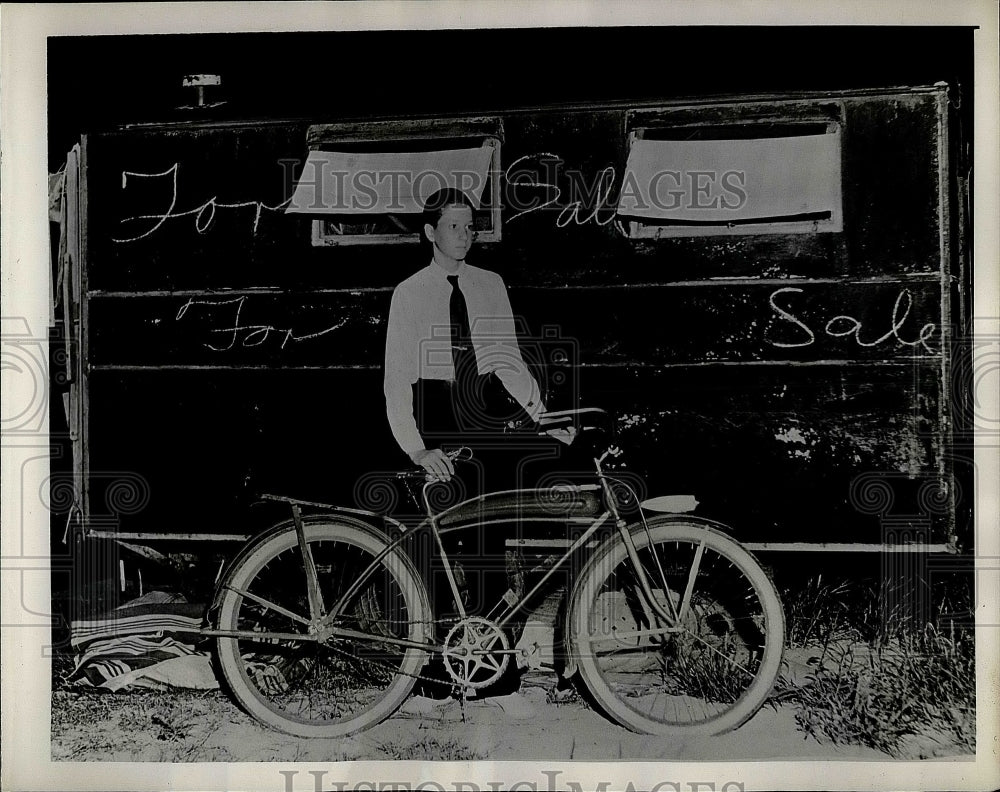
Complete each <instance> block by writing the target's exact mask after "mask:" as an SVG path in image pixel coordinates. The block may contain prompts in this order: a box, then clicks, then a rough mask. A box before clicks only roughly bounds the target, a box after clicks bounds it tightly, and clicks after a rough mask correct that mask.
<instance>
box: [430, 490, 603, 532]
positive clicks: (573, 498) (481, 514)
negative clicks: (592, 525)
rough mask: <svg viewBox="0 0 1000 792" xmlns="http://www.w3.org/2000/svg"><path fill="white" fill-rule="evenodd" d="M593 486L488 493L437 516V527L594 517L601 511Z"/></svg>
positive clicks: (598, 497)
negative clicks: (505, 519)
mask: <svg viewBox="0 0 1000 792" xmlns="http://www.w3.org/2000/svg"><path fill="white" fill-rule="evenodd" d="M599 489H600V488H599V487H598V486H597V485H581V486H572V485H569V486H563V487H553V488H548V489H530V490H513V491H506V492H490V493H486V494H485V495H480V496H479V497H478V498H473V499H472V500H469V501H464V502H463V503H459V504H457V505H455V506H452V507H451V508H450V509H448V510H447V511H444V512H442V513H441V514H439V515H438V524H439V525H441V527H447V526H452V525H458V524H459V523H463V522H472V521H476V520H485V519H493V518H496V517H508V516H510V517H518V518H526V517H535V518H538V517H549V518H553V517H555V518H562V519H565V518H569V517H594V516H596V515H597V514H599V513H600V511H601V500H600V495H599Z"/></svg>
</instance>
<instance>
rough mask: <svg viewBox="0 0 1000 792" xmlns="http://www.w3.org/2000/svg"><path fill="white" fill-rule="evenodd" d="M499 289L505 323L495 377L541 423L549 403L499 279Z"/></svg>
mask: <svg viewBox="0 0 1000 792" xmlns="http://www.w3.org/2000/svg"><path fill="white" fill-rule="evenodd" d="M497 281H498V288H497V292H496V295H495V296H496V304H497V313H498V317H497V319H499V320H500V323H501V328H502V330H501V336H502V339H503V341H502V347H503V348H502V353H501V355H500V357H499V359H497V360H496V363H495V365H496V367H495V369H494V372H493V373H494V374H496V376H497V378H498V379H499V380H500V382H502V383H503V386H504V387H505V388H506V389H507V392H508V393H509V394H510V395H511V396H513V397H514V399H515V400H516V401H517V403H518V404H520V405H521V407H522V408H523V409H524V411H525V413H527V414H528V417H529V418H531V420H532V421H537V420H538V416H539V415H541V414H542V413H543V412H545V404H544V403H543V402H542V391H541V388H539V387H538V382H537V381H536V380H535V378H534V377H533V376H532V375H531V371H530V370H529V369H528V366H527V365H526V364H525V362H524V358H522V357H521V349H520V346H519V345H518V343H517V332H516V330H515V328H514V313H513V311H512V309H511V307H510V298H509V297H508V296H507V287H506V286H505V285H504V282H503V280H502V279H501V278H500V277H499V276H497Z"/></svg>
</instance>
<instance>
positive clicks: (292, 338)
mask: <svg viewBox="0 0 1000 792" xmlns="http://www.w3.org/2000/svg"><path fill="white" fill-rule="evenodd" d="M246 300H247V298H246V297H245V296H244V297H234V298H232V299H229V300H194V299H190V300H188V301H187V302H186V303H184V305H182V306H181V307H180V310H178V311H177V316H175V317H174V319H175V320H176V321H180V320H181V319H183V318H184V317H185V315H187V313H188V310H189V309H191V308H195V307H197V308H202V309H207V310H208V311H209V312H213V311H214V310H215V309H219V308H226V307H227V306H229V312H230V314H231V315H232V320H231V321H232V325H231V326H230V327H217V328H212V329H211V330H209V332H210V333H219V334H222V338H221V340H220V343H225V346H219V345H216V344H209V343H207V342H206V343H204V344H203V346H205V347H207V348H208V349H211V350H212V351H213V352H228V351H229V350H231V349H233V348H235V347H236V346H237V345H239V346H243V347H256V346H260V345H261V344H263V343H264V342H265V341H267V340H268V338H269V337H270V336H271V333H274V334H275V337H276V338H280V339H281V343H280V348H281V349H284V348H285V347H286V346H287V345H288V344H289V343H298V342H301V341H310V340H312V339H314V338H319V337H320V336H323V335H326V334H327V333H332V332H333V331H334V330H337V329H339V328H341V327H343V326H344V325H345V324H346V323H347V320H346V319H341V320H340V321H339V322H337V324H335V325H332V326H330V327H328V328H326V329H325V330H320V331H319V332H317V333H303V334H301V335H299V334H296V332H295V331H294V330H293V329H292V328H285V329H280V328H277V327H275V326H274V325H262V324H254V325H250V324H246V325H245V324H241V323H240V313H241V312H242V310H243V306H244V304H245V303H246ZM233 308H235V312H233Z"/></svg>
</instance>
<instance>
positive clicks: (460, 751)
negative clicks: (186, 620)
mask: <svg viewBox="0 0 1000 792" xmlns="http://www.w3.org/2000/svg"><path fill="white" fill-rule="evenodd" d="M915 749H916V750H917V751H918V753H922V754H923V755H927V745H926V744H925V742H922V743H921V745H920V746H915ZM950 752H951V755H960V754H961V753H962V752H961V751H960V750H958V749H957V748H955V747H954V746H952V747H951V749H950ZM934 753H935V755H938V756H941V755H948V754H949V748H948V746H941V745H937V746H935V751H934ZM723 756H724V757H726V759H727V760H730V759H731V760H750V759H757V760H779V759H827V760H835V759H864V760H872V761H885V760H886V759H890V758H893V757H890V756H888V755H887V754H884V753H882V752H879V751H876V750H873V749H871V748H864V747H859V746H846V745H835V744H832V743H829V742H820V741H819V740H817V739H816V738H814V737H810V736H808V735H806V734H805V733H803V732H802V731H801V730H800V729H799V727H798V726H797V725H796V719H795V708H794V707H793V706H791V705H788V704H780V703H776V704H769V705H766V706H765V707H764V708H763V709H762V710H761V711H760V712H759V713H757V715H756V716H754V717H753V718H752V719H751V720H750V721H749V722H748V723H746V724H745V725H744V726H742V727H741V728H739V729H737V730H736V731H733V732H730V733H728V734H724V735H721V736H718V737H700V738H691V739H686V740H685V739H665V738H662V737H650V736H648V735H640V734H634V733H632V732H630V731H628V730H626V729H623V728H621V727H619V726H617V725H615V724H613V723H611V722H610V721H609V720H608V719H607V718H605V717H604V716H603V715H602V714H600V713H598V712H596V711H594V710H593V709H591V708H590V707H589V706H588V704H587V702H586V701H585V700H584V699H583V698H581V697H580V696H578V695H576V694H575V692H574V691H572V690H567V691H563V690H557V689H556V677H555V676H554V675H552V674H543V673H537V672H536V673H533V674H530V675H529V676H527V677H526V678H525V680H524V681H523V682H522V686H521V693H520V695H519V696H518V697H517V698H516V699H499V698H498V699H484V700H482V701H477V700H470V701H468V702H467V703H466V705H465V707H464V708H463V706H462V704H461V703H460V702H459V701H458V700H455V699H445V700H443V701H433V700H430V699H422V698H418V697H412V698H411V699H409V700H408V701H407V702H406V703H405V704H404V706H403V707H402V708H401V709H400V711H399V712H397V713H396V714H395V715H394V716H393V717H391V718H389V719H388V720H386V721H384V722H383V723H380V724H378V725H377V726H375V727H373V728H371V729H369V730H367V731H365V732H362V733H361V734H358V735H354V736H352V737H349V738H346V739H337V740H306V739H301V738H298V737H292V736H289V735H285V734H281V733H279V732H275V731H271V730H268V729H266V728H264V727H263V726H260V725H259V724H258V723H257V722H256V721H254V720H253V719H251V718H250V717H249V716H248V715H246V714H245V713H244V712H242V711H241V710H240V709H239V708H238V707H237V706H236V705H235V704H233V703H232V701H231V700H230V699H229V698H228V697H227V696H226V695H225V694H224V693H223V692H221V691H208V692H204V693H192V692H185V691H175V692H169V693H164V692H150V691H137V692H131V693H117V694H96V693H81V692H74V691H57V692H55V693H54V694H53V701H52V759H53V760H54V761H60V760H67V761H137V762H143V761H148V762H249V761H253V762H303V761H323V762H329V761H339V760H353V759H361V760H379V759H380V760H393V759H439V760H477V759H487V758H488V759H492V760H505V759H507V760H522V761H532V760H535V761H540V760H545V761H565V760H574V759H575V760H616V759H625V760H630V759H631V760H640V759H646V760H718V759H719V757H723ZM897 758H898V757H897ZM909 758H917V756H913V757H909Z"/></svg>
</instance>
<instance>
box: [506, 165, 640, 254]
mask: <svg viewBox="0 0 1000 792" xmlns="http://www.w3.org/2000/svg"><path fill="white" fill-rule="evenodd" d="M563 161H564V160H563V158H562V157H560V156H559V155H558V154H553V153H551V152H548V151H540V152H536V153H534V154H525V155H524V156H523V157H519V158H518V159H516V160H514V161H513V162H512V163H511V164H510V165H509V166H508V167H507V169H506V171H504V178H505V180H506V181H507V184H508V185H509V186H511V187H513V188H522V189H521V191H520V193H521V194H520V195H519V194H518V191H517V190H514V191H512V192H511V199H510V205H511V207H512V208H514V207H517V211H514V212H513V214H511V215H510V216H509V217H507V223H508V224H509V223H512V222H514V221H515V220H517V219H518V218H520V217H524V216H525V215H527V214H530V213H532V212H537V211H540V210H542V209H547V208H549V207H553V208H556V207H559V206H560V203H559V201H560V199H561V198H562V197H563V194H564V190H563V189H562V188H560V187H559V185H558V184H556V182H555V179H556V178H557V176H558V170H559V165H560V163H562V162H563ZM541 168H544V169H545V170H546V171H547V173H545V174H540V173H539V172H538V171H539V169H541ZM568 175H569V176H571V177H572V176H578V177H580V178H570V181H569V186H570V188H571V189H570V191H569V196H568V197H569V198H574V197H575V195H576V193H577V192H578V191H582V192H583V193H584V200H571V201H569V203H567V204H565V205H563V206H561V208H560V211H559V214H558V215H556V221H555V224H556V227H557V228H565V227H566V226H568V225H569V224H570V223H573V224H575V225H577V226H582V225H585V224H586V223H594V224H596V225H599V226H606V225H610V224H612V223H613V224H614V228H615V229H616V230H617V231H618V232H619V233H620V234H622V236H627V233H626V231H625V227H624V226H623V225H622V223H621V221H620V220H618V219H617V217H616V216H615V212H614V211H610V212H608V215H607V217H605V218H604V219H601V217H600V216H599V213H600V212H601V211H602V210H606V209H611V208H612V206H617V200H615V201H612V199H611V195H612V190H613V187H614V184H615V178H616V171H615V168H614V166H613V165H609V166H608V167H606V168H604V169H603V170H602V171H601V172H600V173H598V174H597V180H596V182H595V183H594V188H593V190H591V189H589V188H588V187H587V186H586V180H585V179H583V178H582V176H581V175H580V174H579V173H576V172H573V173H570V174H568ZM550 179H551V181H550ZM524 190H527V191H528V192H527V198H525V194H524ZM591 205H592V206H593V208H592V209H591V210H590V211H589V213H588V214H586V215H585V216H581V210H583V209H584V207H585V206H591Z"/></svg>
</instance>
